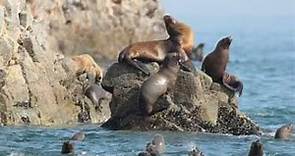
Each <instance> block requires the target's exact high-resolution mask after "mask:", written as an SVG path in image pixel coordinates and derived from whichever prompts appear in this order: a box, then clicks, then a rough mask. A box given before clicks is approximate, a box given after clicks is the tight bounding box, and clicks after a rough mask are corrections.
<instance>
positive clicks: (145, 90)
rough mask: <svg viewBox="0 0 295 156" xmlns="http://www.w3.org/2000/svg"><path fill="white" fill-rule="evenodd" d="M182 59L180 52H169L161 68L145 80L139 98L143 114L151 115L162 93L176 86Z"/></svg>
mask: <svg viewBox="0 0 295 156" xmlns="http://www.w3.org/2000/svg"><path fill="white" fill-rule="evenodd" d="M180 61H181V59H180V58H179V54H178V53H170V54H168V55H167V56H166V57H165V60H164V62H163V64H162V66H161V67H160V70H159V71H158V72H157V73H155V74H154V75H152V76H151V77H149V78H148V79H147V80H146V81H144V82H143V84H142V86H141V88H140V93H139V100H138V103H139V107H140V110H141V113H142V115H143V116H149V115H151V114H152V113H154V112H153V105H154V103H155V102H156V101H157V99H158V98H159V97H160V96H161V95H163V94H165V93H166V92H167V91H168V90H169V89H171V88H172V87H173V86H174V84H175V82H176V79H177V73H178V71H179V69H180V65H179V62H180Z"/></svg>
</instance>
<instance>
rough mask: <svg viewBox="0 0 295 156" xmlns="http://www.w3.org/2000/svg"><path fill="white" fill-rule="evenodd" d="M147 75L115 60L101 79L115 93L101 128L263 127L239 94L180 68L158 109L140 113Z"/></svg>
mask: <svg viewBox="0 0 295 156" xmlns="http://www.w3.org/2000/svg"><path fill="white" fill-rule="evenodd" d="M146 66H147V68H148V69H149V70H150V72H151V73H155V72H157V71H158V70H159V66H158V64H157V63H149V64H146ZM147 78H148V76H145V75H144V74H143V73H142V72H140V71H138V70H136V69H135V68H132V67H130V66H129V65H126V64H119V63H114V64H113V65H112V66H110V68H109V69H108V71H107V72H106V75H105V77H104V78H103V81H102V86H103V88H104V89H105V90H107V91H108V92H110V93H112V100H111V102H110V111H111V118H110V119H109V120H108V121H107V122H105V123H104V124H103V125H102V127H105V128H108V129H113V130H171V131H191V132H200V131H201V132H210V133H227V134H233V135H251V134H260V128H259V127H258V125H257V124H255V123H254V122H253V121H252V120H251V119H250V118H248V117H247V116H246V115H244V114H243V113H241V112H240V111H239V110H238V100H237V97H236V96H235V95H234V94H233V93H232V92H230V91H229V90H227V89H226V88H224V87H223V86H221V85H219V84H217V83H213V82H212V79H211V78H210V77H209V76H208V75H206V74H205V73H203V72H202V71H200V70H198V69H197V71H196V72H195V73H191V72H185V71H180V72H179V73H178V78H177V82H176V85H175V87H174V89H173V90H172V91H170V92H168V93H167V94H165V95H163V96H161V97H160V98H159V99H158V100H157V102H156V103H155V105H154V109H155V110H157V111H156V112H157V113H155V114H154V115H152V116H151V117H150V118H149V119H143V118H142V116H140V115H139V112H140V110H139V104H138V95H139V89H140V87H141V85H142V83H143V82H144V81H145V80H146V79H147Z"/></svg>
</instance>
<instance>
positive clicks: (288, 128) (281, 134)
mask: <svg viewBox="0 0 295 156" xmlns="http://www.w3.org/2000/svg"><path fill="white" fill-rule="evenodd" d="M293 127H294V126H293V125H292V124H287V125H283V126H282V127H280V128H279V129H277V131H276V134H275V139H288V138H289V137H290V136H291V134H292V132H293Z"/></svg>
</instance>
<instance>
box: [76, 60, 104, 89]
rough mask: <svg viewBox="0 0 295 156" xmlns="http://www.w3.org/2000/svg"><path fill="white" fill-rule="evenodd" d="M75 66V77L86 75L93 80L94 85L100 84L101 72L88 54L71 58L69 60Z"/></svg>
mask: <svg viewBox="0 0 295 156" xmlns="http://www.w3.org/2000/svg"><path fill="white" fill-rule="evenodd" d="M71 59H72V60H73V61H74V64H75V68H76V69H75V73H76V74H77V75H80V74H83V73H87V75H88V77H89V78H90V79H94V81H95V83H97V84H98V83H100V82H101V80H102V77H103V70H102V68H101V67H100V66H98V65H97V64H96V62H95V61H94V59H93V58H92V57H91V56H90V55H88V54H82V55H78V56H73V57H72V58H71Z"/></svg>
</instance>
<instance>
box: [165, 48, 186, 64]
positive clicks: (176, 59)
mask: <svg viewBox="0 0 295 156" xmlns="http://www.w3.org/2000/svg"><path fill="white" fill-rule="evenodd" d="M181 62H183V59H181V56H180V53H177V52H173V53H168V54H167V56H166V57H165V59H164V61H163V66H168V67H175V66H179V64H180V63H181Z"/></svg>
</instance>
